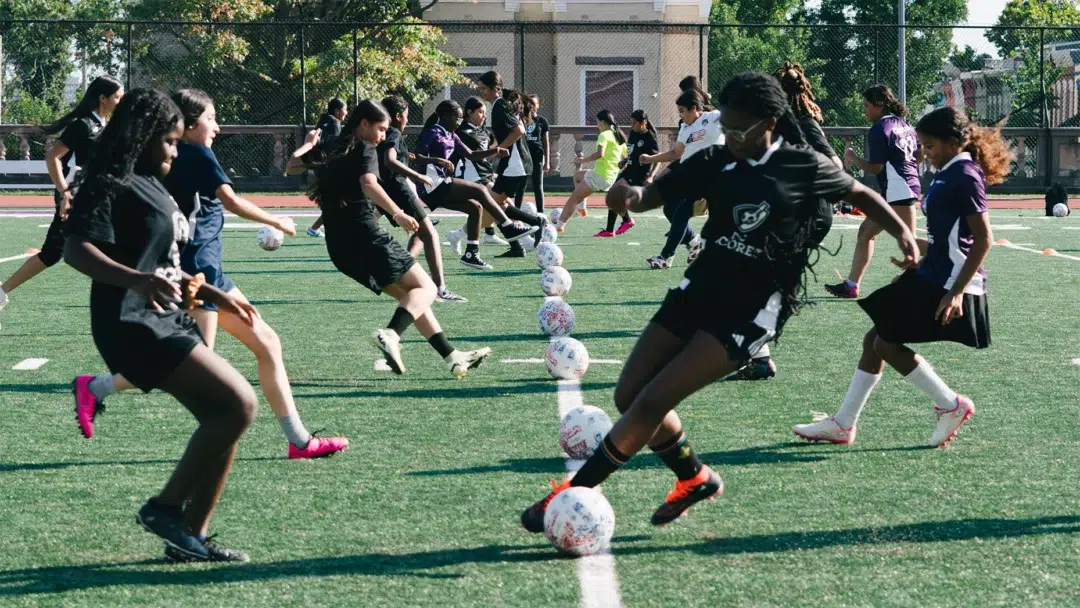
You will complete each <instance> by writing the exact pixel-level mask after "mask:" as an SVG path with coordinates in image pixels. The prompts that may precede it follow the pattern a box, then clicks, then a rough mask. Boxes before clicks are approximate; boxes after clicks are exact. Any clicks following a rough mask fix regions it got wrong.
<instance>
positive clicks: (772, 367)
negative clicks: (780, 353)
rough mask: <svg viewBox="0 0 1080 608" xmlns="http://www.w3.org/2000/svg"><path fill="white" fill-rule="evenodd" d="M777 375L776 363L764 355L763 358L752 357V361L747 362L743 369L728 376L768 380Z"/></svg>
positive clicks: (734, 378) (740, 378) (736, 378)
mask: <svg viewBox="0 0 1080 608" xmlns="http://www.w3.org/2000/svg"><path fill="white" fill-rule="evenodd" d="M775 376H776V364H775V363H773V361H772V359H770V358H768V357H762V358H761V359H751V360H750V363H747V364H746V365H745V366H743V367H742V369H740V370H739V371H737V372H735V373H734V374H732V375H731V376H728V380H768V379H769V378H773V377H775Z"/></svg>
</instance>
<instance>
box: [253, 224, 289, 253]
mask: <svg viewBox="0 0 1080 608" xmlns="http://www.w3.org/2000/svg"><path fill="white" fill-rule="evenodd" d="M255 240H256V242H258V243H259V247H262V248H263V249H265V250H266V251H277V249H278V247H281V244H282V243H284V242H285V233H283V232H282V231H280V230H278V229H277V228H273V227H270V226H263V227H262V228H259V233H258V234H257V235H256V236H255Z"/></svg>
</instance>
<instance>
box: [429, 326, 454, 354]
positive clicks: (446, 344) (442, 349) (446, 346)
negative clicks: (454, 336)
mask: <svg viewBox="0 0 1080 608" xmlns="http://www.w3.org/2000/svg"><path fill="white" fill-rule="evenodd" d="M428 344H430V345H431V348H434V349H435V352H437V353H439V356H440V357H442V358H443V359H445V358H447V357H449V356H450V353H452V352H454V347H453V346H450V341H449V340H447V339H446V334H444V333H443V332H441V331H440V332H439V333H437V334H435V335H434V336H431V337H430V338H428Z"/></svg>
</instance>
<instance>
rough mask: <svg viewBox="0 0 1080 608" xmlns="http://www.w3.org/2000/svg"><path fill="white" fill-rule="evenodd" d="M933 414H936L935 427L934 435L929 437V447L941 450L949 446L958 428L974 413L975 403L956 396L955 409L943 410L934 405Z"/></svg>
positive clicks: (962, 396) (966, 398) (961, 396)
mask: <svg viewBox="0 0 1080 608" xmlns="http://www.w3.org/2000/svg"><path fill="white" fill-rule="evenodd" d="M934 413H935V414H937V426H935V427H934V434H933V435H931V436H930V447H934V448H943V447H945V446H947V445H949V442H950V441H952V440H953V438H954V437H956V433H957V432H959V431H960V427H962V426H964V423H965V422H967V419H968V418H971V415H972V414H974V413H975V403H973V402H972V401H971V399H970V398H968V397H965V396H964V395H957V396H956V407H954V408H953V409H951V410H943V409H941V408H939V407H938V406H936V405H935V406H934Z"/></svg>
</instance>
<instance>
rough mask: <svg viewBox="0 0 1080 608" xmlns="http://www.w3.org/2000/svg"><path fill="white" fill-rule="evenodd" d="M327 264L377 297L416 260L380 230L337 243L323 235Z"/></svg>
mask: <svg viewBox="0 0 1080 608" xmlns="http://www.w3.org/2000/svg"><path fill="white" fill-rule="evenodd" d="M326 237H327V238H326V250H327V251H328V252H329V253H330V261H331V262H333V263H334V266H335V267H336V268H337V269H338V270H339V271H340V272H341V273H342V274H344V275H345V276H347V277H349V278H350V279H352V280H354V281H356V282H357V283H360V284H361V285H363V286H364V287H367V288H368V289H370V290H371V291H373V292H375V294H376V295H378V294H381V293H382V291H383V288H385V287H386V286H388V285H393V284H394V283H397V282H398V281H400V280H401V277H403V276H405V273H406V272H408V271H409V269H410V268H412V266H413V264H415V263H416V260H414V259H413V257H412V256H411V255H409V252H408V251H406V250H405V248H404V247H402V246H401V245H400V244H398V242H397V241H396V240H394V237H392V236H390V234H389V233H388V232H386V231H385V230H383V229H381V228H377V229H376V230H374V231H371V232H370V233H369V234H351V235H348V237H347V238H345V239H342V241H341V242H339V241H338V240H337V239H336V238H332V237H331V233H329V232H328V233H327V235H326Z"/></svg>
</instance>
